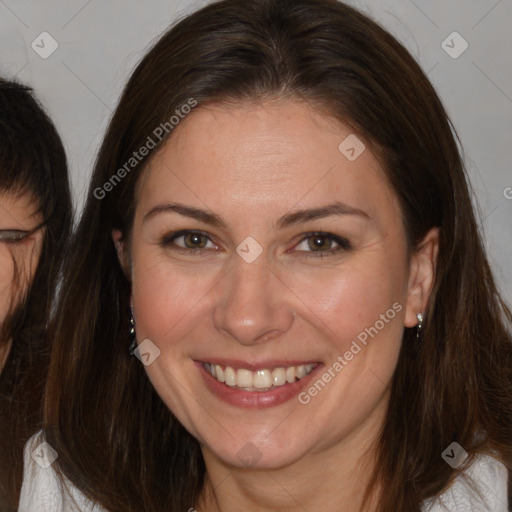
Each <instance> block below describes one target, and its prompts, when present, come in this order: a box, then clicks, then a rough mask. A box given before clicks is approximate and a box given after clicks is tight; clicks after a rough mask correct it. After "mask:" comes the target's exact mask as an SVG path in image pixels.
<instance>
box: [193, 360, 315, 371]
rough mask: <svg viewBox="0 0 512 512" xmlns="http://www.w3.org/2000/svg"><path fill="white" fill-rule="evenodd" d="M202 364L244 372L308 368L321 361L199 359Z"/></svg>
mask: <svg viewBox="0 0 512 512" xmlns="http://www.w3.org/2000/svg"><path fill="white" fill-rule="evenodd" d="M197 361H199V362H201V363H210V364H217V365H219V366H222V367H224V368H225V367H226V366H230V367H231V368H234V369H239V368H243V369H244V370H252V371H256V370H262V369H273V368H287V367H289V366H306V365H308V364H320V361H318V360H313V359H302V360H298V359H294V360H291V359H286V360H284V359H267V360H265V361H257V362H255V361H252V362H248V361H240V360H236V359H220V358H215V357H212V358H205V359H197Z"/></svg>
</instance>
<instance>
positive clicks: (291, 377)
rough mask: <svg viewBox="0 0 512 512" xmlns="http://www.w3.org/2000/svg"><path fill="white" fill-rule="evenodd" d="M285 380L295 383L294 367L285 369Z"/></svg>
mask: <svg viewBox="0 0 512 512" xmlns="http://www.w3.org/2000/svg"><path fill="white" fill-rule="evenodd" d="M286 380H287V381H288V382H290V383H292V382H295V366H290V367H289V368H286Z"/></svg>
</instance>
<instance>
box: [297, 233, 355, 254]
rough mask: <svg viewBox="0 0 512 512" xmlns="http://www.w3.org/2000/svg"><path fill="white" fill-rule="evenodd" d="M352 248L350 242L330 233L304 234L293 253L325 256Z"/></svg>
mask: <svg viewBox="0 0 512 512" xmlns="http://www.w3.org/2000/svg"><path fill="white" fill-rule="evenodd" d="M351 248H352V246H351V245H350V242H349V241H348V240H346V239H345V238H341V237H339V236H336V235H332V234H330V233H322V232H316V233H306V235H305V237H304V238H303V239H302V240H301V242H300V243H299V244H298V245H296V246H295V251H299V252H311V253H313V255H314V256H320V257H322V256H326V255H330V254H335V253H338V252H340V251H348V250H350V249H351Z"/></svg>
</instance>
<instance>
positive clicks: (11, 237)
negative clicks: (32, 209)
mask: <svg viewBox="0 0 512 512" xmlns="http://www.w3.org/2000/svg"><path fill="white" fill-rule="evenodd" d="M28 234H29V233H28V232H27V231H21V230H17V229H0V242H4V243H6V244H14V243H18V242H21V241H22V240H24V239H25V238H26V236H27V235H28Z"/></svg>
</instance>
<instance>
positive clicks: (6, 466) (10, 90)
mask: <svg viewBox="0 0 512 512" xmlns="http://www.w3.org/2000/svg"><path fill="white" fill-rule="evenodd" d="M70 224H71V199H70V190H69V185H68V176H67V166H66V156H65V153H64V148H63V147H62V144H61V142H60V139H59V136H58V134H57V132H56V131H55V128H54V126H53V124H52V123H51V121H50V119H49V118H48V117H47V116H46V114H45V112H44V111H43V110H42V108H41V107H40V105H39V104H38V103H37V102H36V100H35V99H34V98H33V97H32V96H31V94H30V89H29V88H27V87H25V86H23V85H21V84H18V83H14V82H10V81H7V80H3V79H0V510H1V511H2V512H4V511H11V510H16V507H17V504H18V498H19V493H20V488H21V479H22V472H23V446H24V445H25V443H26V441H27V439H28V438H29V437H30V436H31V435H33V434H34V433H36V432H37V431H38V430H39V429H40V428H41V406H42V392H43V385H44V381H45V377H46V371H47V369H48V353H49V350H48V340H47V339H46V337H45V331H46V324H47V322H48V320H49V314H50V308H51V299H52V297H53V292H54V290H55V285H56V280H57V276H58V271H59V265H60V262H61V258H62V252H63V249H64V244H65V242H66V241H67V238H68V234H69V229H70Z"/></svg>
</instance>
